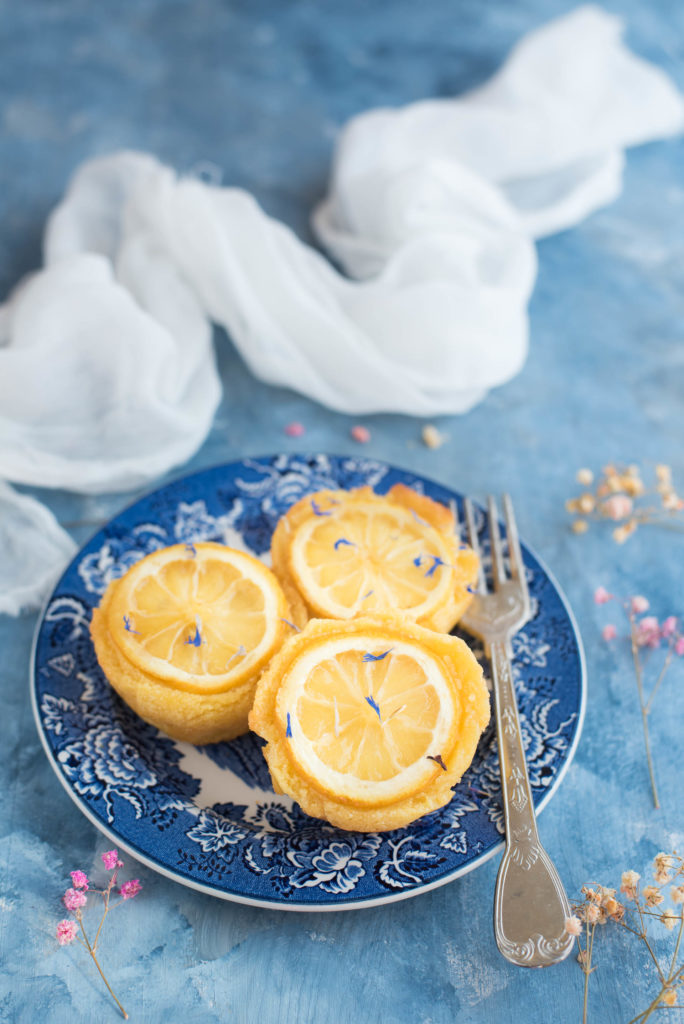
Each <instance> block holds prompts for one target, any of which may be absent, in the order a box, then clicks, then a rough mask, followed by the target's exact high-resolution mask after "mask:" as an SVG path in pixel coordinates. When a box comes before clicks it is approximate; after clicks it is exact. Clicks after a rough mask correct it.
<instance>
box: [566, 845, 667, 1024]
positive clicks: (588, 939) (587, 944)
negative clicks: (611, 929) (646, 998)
mask: <svg viewBox="0 0 684 1024" xmlns="http://www.w3.org/2000/svg"><path fill="white" fill-rule="evenodd" d="M652 872H653V884H649V885H646V886H644V888H643V889H641V888H640V886H639V878H640V876H639V875H638V874H637V872H636V871H625V872H623V874H622V886H621V888H620V892H621V893H624V895H625V899H624V901H623V902H621V901H620V900H618V899H617V898H616V894H617V890H616V889H607V888H605V887H604V886H602V885H598V884H596V883H591V885H584V886H582V890H581V891H582V896H583V900H582V902H578V903H574V904H573V912H574V916H573V917H571V918H568V919H567V921H566V930H567V931H568V933H569V934H570V935H576V936H578V939H577V941H578V945H579V955H578V957H577V959H578V960H579V963H580V965H581V968H582V971H583V972H584V997H583V1004H582V1024H588V1016H587V1014H588V998H589V997H588V993H589V975H590V974H591V973H593V971H595V970H596V967H595V966H594V965H593V954H594V940H595V937H596V932H597V926H600V927H599V928H598V931H599V932H600V931H601V928H602V927H603V926H605V925H613V924H615V925H616V926H617V927H619V928H622V929H624V930H625V931H627V932H629V933H630V934H632V935H635V936H636V937H637V938H638V939H640V940H641V941H642V942H643V943H644V945H645V946H646V949H647V950H648V954H649V957H650V959H651V962H652V963H653V965H654V967H655V971H656V974H657V978H658V986H657V993H656V995H655V997H654V998H652V1000H651V1002H650V1003H649V1004H648V1006H647V1007H646V1008H645V1009H644V1010H642V1011H641V1012H640V1013H638V1014H637V1015H636V1016H635V1017H633V1018H632V1020H631V1021H630V1022H629V1024H644V1022H645V1021H647V1020H649V1018H650V1017H651V1015H652V1014H653V1012H654V1010H667V1009H670V1008H671V1007H676V1008H678V1009H680V1010H681V1009H682V1007H681V1004H680V1003H678V1002H677V995H678V992H679V989H680V988H681V987H682V986H683V985H684V961H682V962H680V963H679V964H678V962H677V961H678V958H679V957H680V955H681V949H682V937H683V936H684V884H682V883H683V880H684V857H682V856H680V855H679V854H677V853H676V851H673V852H672V853H659V854H657V855H656V857H655V858H654V861H653V868H652ZM667 888H669V896H670V899H671V901H672V907H670V908H667V907H666V908H665V909H662V905H663V903H664V901H665V899H666V898H667V892H666V889H667ZM657 907H660V908H661V909H659V910H656V909H655V908H657ZM649 918H651V919H653V920H655V921H659V922H660V924H661V925H664V927H665V928H666V929H667V931H668V932H671V931H673V929H674V927H675V925H677V924H678V931H677V936H676V941H675V944H674V950H673V952H672V956H671V957H668V959H667V962H665V961H664V962H663V964H662V965H661V963H660V962H659V961H658V957H657V956H656V954H655V951H654V946H653V944H652V942H651V940H650V939H649V936H648V934H647V922H648V919H649ZM582 924H583V925H584V928H582V927H581V926H582ZM582 936H583V937H584V948H582V942H581V938H582Z"/></svg>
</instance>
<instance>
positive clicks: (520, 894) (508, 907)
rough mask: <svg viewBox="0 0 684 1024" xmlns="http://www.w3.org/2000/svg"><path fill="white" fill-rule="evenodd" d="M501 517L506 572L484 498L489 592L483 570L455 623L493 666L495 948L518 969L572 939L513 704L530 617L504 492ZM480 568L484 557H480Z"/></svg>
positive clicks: (473, 541) (469, 507)
mask: <svg viewBox="0 0 684 1024" xmlns="http://www.w3.org/2000/svg"><path fill="white" fill-rule="evenodd" d="M503 506H504V516H505V520H506V533H507V540H508V561H509V565H510V577H507V576H506V567H505V563H504V556H503V549H502V544H501V537H500V534H499V520H498V516H497V509H496V502H495V500H494V498H493V497H492V495H490V496H489V497H488V499H487V512H488V520H489V539H490V544H491V551H492V578H493V584H494V590H493V592H491V591H490V592H488V591H487V582H486V579H485V574H484V572H483V570H482V567H481V568H480V577H479V582H478V590H477V593H476V595H475V597H474V598H473V601H472V603H471V605H470V607H469V608H468V610H467V612H466V613H465V615H464V616H463V618H462V619H461V622H460V625H461V626H463V628H464V629H466V630H467V631H468V633H472V634H473V636H476V637H478V638H479V639H480V640H482V641H483V643H484V646H485V653H486V654H487V655H488V657H489V658H490V661H491V666H492V680H493V686H494V698H495V714H496V735H497V741H498V745H499V759H500V762H501V790H502V796H503V807H504V817H505V822H506V849H505V851H504V855H503V858H502V860H501V864H500V866H499V873H498V875H497V879H496V893H495V897H494V935H495V938H496V944H497V946H498V947H499V950H500V952H501V953H502V954H503V956H505V957H506V959H507V960H510V961H511V963H514V964H519V965H520V966H522V967H548V966H549V965H550V964H555V963H558V962H559V961H560V960H563V959H564V958H565V957H566V956H567V955H568V953H569V952H570V950H571V949H572V947H573V944H574V941H575V940H574V939H573V937H572V936H571V935H569V934H568V933H567V932H566V931H565V919H566V918H567V917H570V914H571V910H570V905H569V903H568V898H567V896H566V895H565V890H564V889H563V884H562V882H561V880H560V878H559V877H558V872H557V871H556V869H555V867H554V866H553V863H552V862H551V859H550V857H549V855H548V854H547V852H546V850H545V849H544V847H543V846H542V845H541V843H540V841H539V834H538V832H537V822H536V818H535V814H534V804H533V802H532V792H531V789H530V780H529V778H528V775H527V765H526V763H525V750H524V747H523V741H522V735H521V733H520V720H519V718H518V706H517V703H516V699H515V690H514V688H513V674H512V672H511V662H510V658H511V653H512V652H511V638H512V637H513V636H514V635H515V633H517V632H518V630H519V629H521V628H522V626H523V625H524V624H525V623H526V622H527V621H528V619H529V618H530V614H531V611H530V598H529V594H528V590H527V580H526V579H525V566H524V564H523V560H522V555H521V552H520V541H519V540H518V531H517V528H516V524H515V517H514V515H513V503H512V502H511V499H510V497H509V496H508V495H507V494H505V495H504V497H503ZM464 509H465V518H466V526H467V529H468V537H469V541H470V546H471V547H472V548H473V549H474V550H475V552H476V553H477V554H478V555H479V554H480V545H479V541H478V536H477V529H476V525H475V515H474V509H473V503H472V501H471V500H470V498H466V499H465V502H464ZM480 566H482V562H480Z"/></svg>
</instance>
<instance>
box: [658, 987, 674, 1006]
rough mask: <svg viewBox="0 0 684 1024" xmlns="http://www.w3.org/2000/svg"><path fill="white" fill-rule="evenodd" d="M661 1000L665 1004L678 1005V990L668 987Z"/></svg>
mask: <svg viewBox="0 0 684 1024" xmlns="http://www.w3.org/2000/svg"><path fill="white" fill-rule="evenodd" d="M660 1002H661V1003H663V1005H664V1006H676V1005H677V992H676V991H675V989H673V988H666V989H665V991H664V992H663V994H662V996H661V997H660Z"/></svg>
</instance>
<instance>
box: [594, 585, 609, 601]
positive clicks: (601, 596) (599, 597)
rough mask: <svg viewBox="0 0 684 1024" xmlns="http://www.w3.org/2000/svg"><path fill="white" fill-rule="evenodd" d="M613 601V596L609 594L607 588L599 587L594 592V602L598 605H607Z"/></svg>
mask: <svg viewBox="0 0 684 1024" xmlns="http://www.w3.org/2000/svg"><path fill="white" fill-rule="evenodd" d="M612 600H613V595H612V594H609V593H608V591H607V590H606V588H605V587H597V588H596V590H595V591H594V601H595V602H596V604H606V603H607V602H608V601H612Z"/></svg>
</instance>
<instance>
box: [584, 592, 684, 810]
mask: <svg viewBox="0 0 684 1024" xmlns="http://www.w3.org/2000/svg"><path fill="white" fill-rule="evenodd" d="M615 600H617V599H616V598H615V597H614V595H613V594H610V593H608V591H607V590H606V588H605V587H598V588H597V590H596V591H595V592H594V601H595V602H596V604H608V603H609V602H610V601H615ZM619 603H620V604H621V605H622V608H623V609H624V612H625V615H626V616H627V621H628V623H629V634H628V635H627V639H628V640H629V644H630V649H631V653H632V661H633V663H634V674H635V677H636V684H637V692H638V694H639V707H640V708H641V721H642V725H643V730H644V745H645V747H646V761H647V763H648V774H649V777H650V779H651V789H652V791H653V803H654V804H655V806H656V808H659V807H660V801H659V800H658V789H657V787H656V781H655V771H654V768H653V755H652V752H651V739H650V735H649V730H648V716H649V714H650V712H651V708H652V707H653V700H654V698H655V696H656V694H657V693H658V691H659V689H660V687H661V685H662V682H663V680H664V678H665V675H666V674H667V671H668V669H669V668H670V665H671V664H672V659H673V658H674V657H675V656H677V657H682V656H684V634H683V633H682V632H681V630H680V628H679V621H678V619H677V618H676V617H675V616H674V615H668V617H667V618H666V619H664V620H663V621H662V622H658V619H657V618H656V617H655V616H654V615H645V614H644V613H645V612H647V611H648V609H649V607H650V606H649V602H648V600H647V599H646V598H645V597H643V596H642V595H641V594H638V595H635V596H634V597H630V598H627V600H623V601H620V602H619ZM601 636H602V637H603V639H604V640H605V641H606V642H607V643H610V642H612V641H613V640H615V639H617V637H618V629H617V626H616V625H615V624H614V623H612V622H610V623H608V625H606V626H604V627H603V629H602V631H601ZM656 648H662V649H664V652H665V654H664V658H663V660H662V662H661V664H660V669H659V671H658V672H657V674H655V677H654V680H653V681H652V682H651V685H650V690H649V687H648V682H647V671H646V670H647V665H646V660H645V658H644V652H645V651H648V652H649V653H650V652H653V651H654V650H655V649H656ZM647 691H648V692H647Z"/></svg>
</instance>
